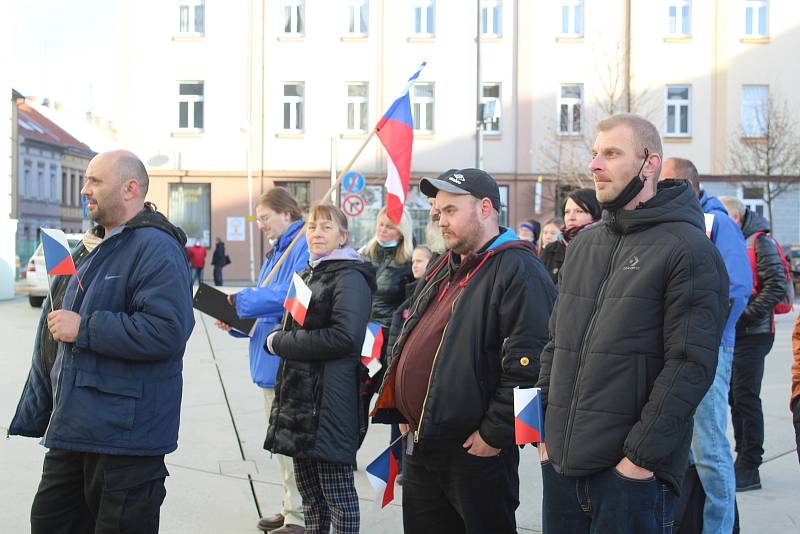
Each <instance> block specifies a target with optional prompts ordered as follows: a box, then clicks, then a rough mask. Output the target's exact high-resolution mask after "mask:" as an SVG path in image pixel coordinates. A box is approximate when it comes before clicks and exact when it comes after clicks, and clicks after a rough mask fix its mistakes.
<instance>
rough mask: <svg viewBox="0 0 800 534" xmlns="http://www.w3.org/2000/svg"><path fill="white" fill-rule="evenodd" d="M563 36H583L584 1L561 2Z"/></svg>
mask: <svg viewBox="0 0 800 534" xmlns="http://www.w3.org/2000/svg"><path fill="white" fill-rule="evenodd" d="M561 35H568V36H573V37H579V36H581V35H583V0H561Z"/></svg>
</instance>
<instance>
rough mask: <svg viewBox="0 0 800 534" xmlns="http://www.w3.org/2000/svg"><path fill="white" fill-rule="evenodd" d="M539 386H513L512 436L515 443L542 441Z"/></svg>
mask: <svg viewBox="0 0 800 534" xmlns="http://www.w3.org/2000/svg"><path fill="white" fill-rule="evenodd" d="M541 393H542V390H541V389H540V388H526V389H520V388H519V387H515V388H514V436H515V438H516V443H517V445H524V444H526V443H541V442H542V441H544V417H543V416H542V395H541Z"/></svg>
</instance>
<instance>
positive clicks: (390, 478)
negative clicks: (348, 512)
mask: <svg viewBox="0 0 800 534" xmlns="http://www.w3.org/2000/svg"><path fill="white" fill-rule="evenodd" d="M398 473H399V467H398V465H397V458H396V457H395V455H394V453H393V452H392V446H391V445H390V446H389V448H388V449H386V450H385V451H383V452H382V453H381V455H380V456H378V457H377V458H375V460H374V461H373V462H372V463H371V464H369V465H368V466H367V478H368V479H369V483H370V484H371V485H372V489H374V490H375V504H376V506H377V508H378V509H381V508H384V507H385V506H386V505H387V504H389V503H390V502H392V501H393V500H394V481H395V479H397V475H398Z"/></svg>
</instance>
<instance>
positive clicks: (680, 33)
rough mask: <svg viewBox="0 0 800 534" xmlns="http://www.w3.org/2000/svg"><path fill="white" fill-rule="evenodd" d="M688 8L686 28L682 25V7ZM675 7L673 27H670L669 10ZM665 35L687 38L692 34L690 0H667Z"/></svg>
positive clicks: (670, 17) (670, 16)
mask: <svg viewBox="0 0 800 534" xmlns="http://www.w3.org/2000/svg"><path fill="white" fill-rule="evenodd" d="M684 7H686V8H687V9H688V12H689V13H688V15H687V25H688V26H689V28H688V30H687V28H685V27H684V24H683V22H684V19H683V8H684ZM672 8H674V9H675V29H674V30H673V29H672V28H671V25H672V15H670V10H671V9H672ZM667 36H668V37H672V38H677V39H681V38H687V37H691V36H692V0H667Z"/></svg>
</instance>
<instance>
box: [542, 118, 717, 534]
mask: <svg viewBox="0 0 800 534" xmlns="http://www.w3.org/2000/svg"><path fill="white" fill-rule="evenodd" d="M597 129H598V134H597V139H596V141H595V144H594V148H593V150H592V154H593V157H592V161H591V163H590V164H589V170H590V171H591V173H592V175H593V177H594V182H595V187H596V190H597V199H598V200H599V201H600V203H601V205H602V207H603V209H604V212H603V219H602V224H597V225H595V226H591V227H589V228H587V229H585V230H583V231H582V232H581V233H579V234H578V236H577V237H576V238H574V239H573V240H572V241H571V242H570V245H569V247H567V255H566V258H565V261H564V266H563V267H562V269H561V271H560V273H559V275H560V281H559V284H560V285H559V298H558V302H557V303H556V308H555V310H554V311H553V314H552V316H551V318H550V341H549V342H548V344H547V346H546V347H545V348H544V350H543V351H542V369H541V372H540V376H539V382H538V385H539V386H540V387H541V388H542V401H543V403H544V405H545V436H544V437H545V443H543V444H542V445H540V447H539V451H540V458H541V460H542V479H543V486H544V499H543V504H542V510H543V529H544V531H545V532H547V533H548V534H558V533H562V532H563V533H569V534H576V533H581V532H585V533H589V532H617V533H622V532H625V533H627V532H630V533H634V532H635V533H638V534H642V533H649V532H653V533H655V532H663V530H664V528H665V526H666V525H670V524H671V522H672V520H673V498H674V495H675V494H677V493H679V491H680V488H681V484H682V479H683V475H684V473H685V471H686V467H687V460H688V456H689V441H690V436H691V432H692V415H693V413H694V410H695V408H696V407H697V405H698V404H699V403H700V401H701V400H702V398H703V396H704V395H705V394H706V391H707V390H708V387H709V386H710V385H711V382H712V380H713V377H714V370H715V368H716V363H717V349H718V347H719V340H720V337H721V335H722V330H723V326H724V324H725V318H726V316H727V305H728V279H727V276H726V274H725V267H724V264H723V262H722V259H721V258H720V255H719V252H717V250H716V248H715V247H714V245H713V244H712V243H711V242H710V241H709V240H708V239H707V238H706V237H705V235H704V221H703V212H702V210H701V209H700V204H699V203H698V202H697V199H696V197H695V196H694V194H693V193H692V191H691V189H690V188H689V186H688V185H687V184H686V183H685V182H683V181H667V182H661V183H658V184H657V179H658V174H659V170H660V168H661V154H662V149H661V138H660V136H659V134H658V130H657V129H656V128H655V126H653V124H651V123H650V122H649V121H647V120H645V119H643V118H641V117H639V116H636V115H630V114H621V115H614V116H612V117H610V118H608V119H605V120H603V121H601V122H600V123H599V124H598V126H597Z"/></svg>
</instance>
